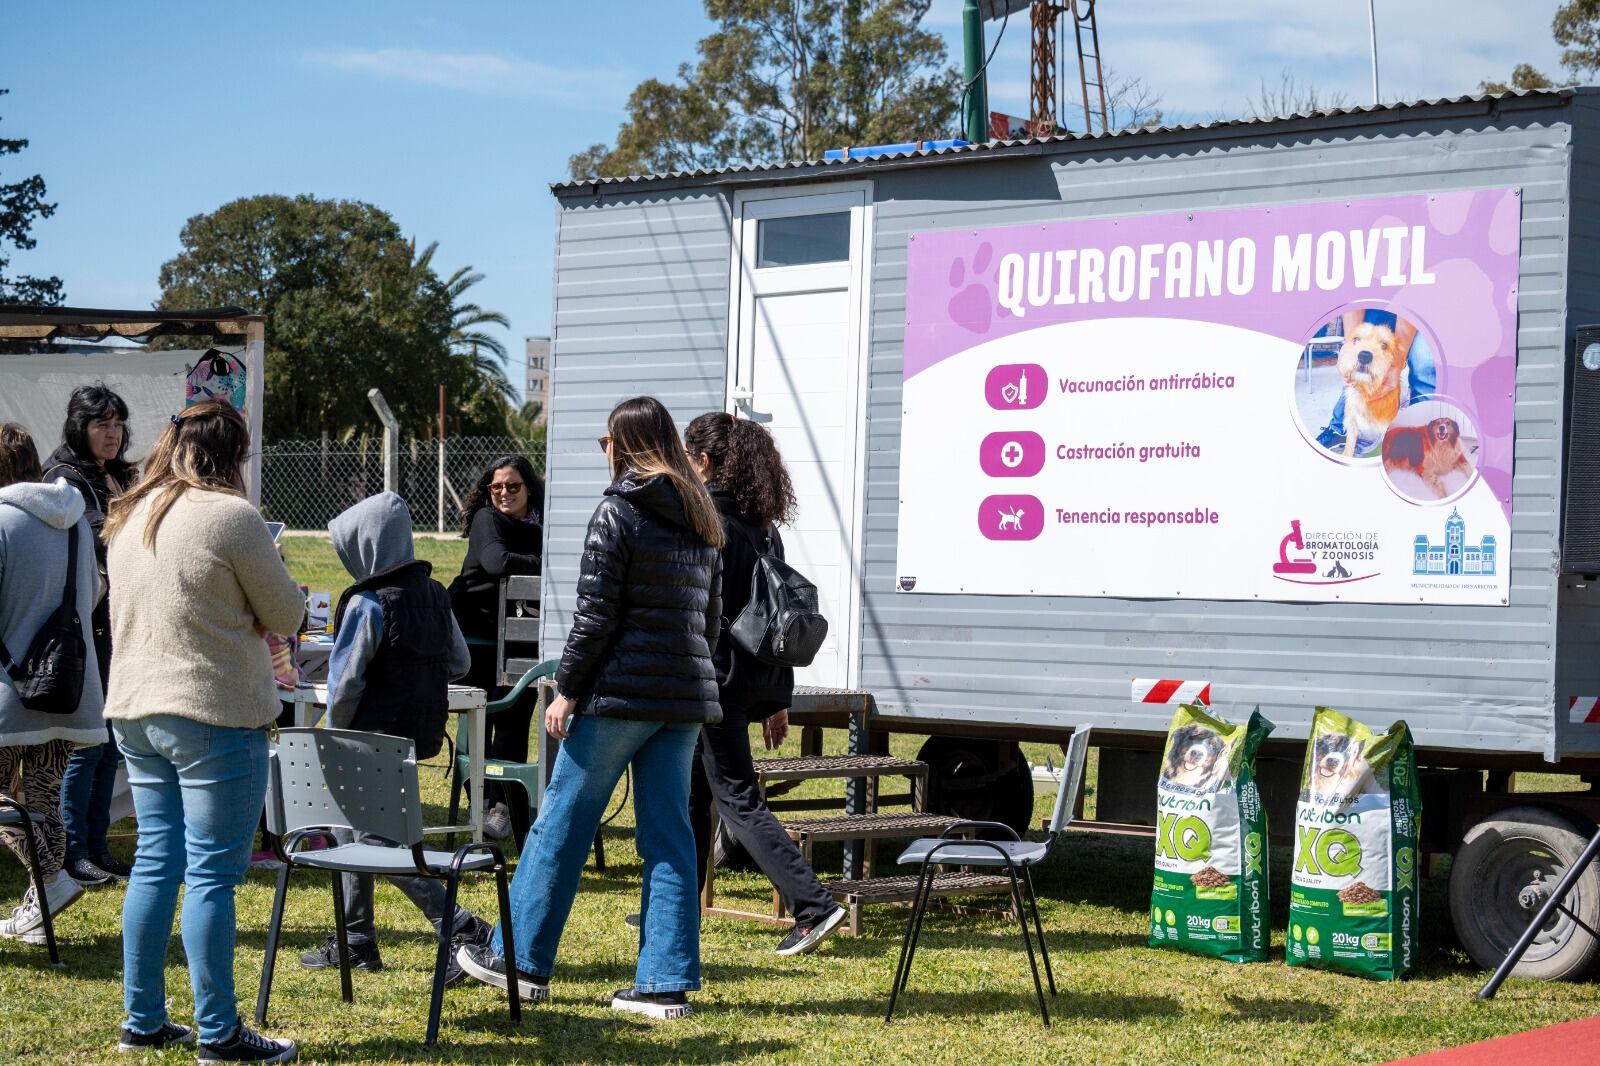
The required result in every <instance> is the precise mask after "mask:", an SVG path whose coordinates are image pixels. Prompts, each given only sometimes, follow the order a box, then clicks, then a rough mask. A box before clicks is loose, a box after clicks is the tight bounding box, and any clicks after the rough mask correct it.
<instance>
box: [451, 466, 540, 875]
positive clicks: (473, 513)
mask: <svg viewBox="0 0 1600 1066" xmlns="http://www.w3.org/2000/svg"><path fill="white" fill-rule="evenodd" d="M543 515H544V481H543V480H542V479H541V478H540V477H539V475H538V474H536V473H534V470H533V465H532V464H531V463H529V462H528V460H527V459H525V458H523V457H522V456H520V455H504V456H501V457H500V458H499V459H496V460H495V461H494V462H492V463H490V464H489V468H488V469H487V470H485V471H484V472H483V474H482V475H481V476H480V477H479V478H478V484H477V485H476V487H474V488H473V490H472V492H471V493H470V494H469V495H468V496H467V500H466V503H465V505H463V507H462V509H461V526H462V529H461V535H462V536H463V537H465V538H466V541H467V557H466V559H465V560H463V561H462V563H461V573H460V574H459V575H458V576H457V577H456V579H455V580H454V581H452V582H451V583H450V603H451V606H452V607H453V608H454V609H455V615H456V624H457V625H459V626H460V627H461V633H462V635H463V636H464V637H466V638H467V650H468V651H469V652H471V654H472V669H471V670H470V671H468V672H467V676H466V677H465V678H463V679H462V682H461V683H462V684H464V685H471V686H473V687H474V688H481V689H483V690H484V691H485V692H487V693H488V694H489V698H490V699H496V698H497V697H499V696H501V695H504V693H505V691H506V689H505V687H504V686H502V685H500V684H499V680H500V679H499V678H498V677H497V676H496V673H497V668H498V665H499V664H498V663H497V662H496V654H495V646H496V644H497V642H498V638H499V627H500V618H499V612H500V579H501V578H504V577H509V576H511V575H515V574H537V573H538V572H539V558H540V554H541V552H543V550H544V527H543V526H542V524H541V522H542V520H543ZM535 701H536V698H535V693H534V692H533V691H532V689H531V688H530V689H529V690H528V692H527V693H525V694H524V696H523V699H522V700H521V701H520V702H519V703H518V704H517V706H516V707H515V708H513V709H512V710H510V711H506V712H504V713H502V714H496V715H491V716H490V717H489V719H488V736H487V738H486V742H485V745H484V747H485V750H486V754H487V755H488V757H489V758H491V759H505V760H508V761H511V762H527V761H528V726H529V723H530V722H531V721H532V719H533V708H534V703H535ZM484 793H485V804H484V811H485V815H484V823H483V831H484V833H485V834H487V835H488V836H490V837H493V838H494V839H496V840H504V839H505V838H506V837H507V836H511V835H513V834H515V836H516V840H517V843H518V844H520V843H521V842H522V838H523V837H524V836H525V835H526V834H527V832H528V808H527V800H526V798H525V796H524V795H523V792H522V790H521V789H519V788H511V789H507V788H506V787H505V786H504V785H499V784H494V783H489V784H487V785H485V786H484Z"/></svg>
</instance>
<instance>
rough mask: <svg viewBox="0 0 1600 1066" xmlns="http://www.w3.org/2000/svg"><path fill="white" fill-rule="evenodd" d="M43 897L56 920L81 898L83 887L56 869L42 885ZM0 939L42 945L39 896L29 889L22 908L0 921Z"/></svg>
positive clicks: (42, 921)
mask: <svg viewBox="0 0 1600 1066" xmlns="http://www.w3.org/2000/svg"><path fill="white" fill-rule="evenodd" d="M44 897H45V900H46V902H48V904H49V905H50V917H51V918H55V917H56V916H57V915H59V914H60V913H61V912H62V911H64V910H66V909H67V908H68V907H70V906H72V905H73V904H74V903H76V902H78V900H80V899H82V898H83V886H82V885H80V884H78V882H76V881H74V880H73V879H72V876H71V875H70V874H68V873H67V871H65V870H58V871H57V872H56V875H55V876H54V877H52V878H51V879H50V880H48V881H46V882H45V883H44ZM0 936H4V937H13V938H15V939H18V940H22V941H24V942H26V943H29V944H42V943H44V912H43V911H41V910H40V909H39V896H38V893H36V892H34V890H33V888H32V887H31V886H30V887H29V889H28V894H27V895H26V896H24V897H23V898H22V906H20V907H18V908H17V909H16V911H15V912H14V913H13V914H12V915H11V918H10V919H9V920H7V921H4V922H0Z"/></svg>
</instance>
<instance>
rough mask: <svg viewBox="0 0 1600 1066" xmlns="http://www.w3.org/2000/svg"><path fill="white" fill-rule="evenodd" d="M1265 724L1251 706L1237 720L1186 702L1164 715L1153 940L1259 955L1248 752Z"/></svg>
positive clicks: (1255, 804) (1258, 832)
mask: <svg viewBox="0 0 1600 1066" xmlns="http://www.w3.org/2000/svg"><path fill="white" fill-rule="evenodd" d="M1271 732H1272V723H1271V722H1269V721H1267V720H1266V719H1265V718H1263V717H1262V716H1261V711H1260V710H1259V709H1258V710H1256V711H1255V712H1253V713H1252V714H1251V715H1250V720H1249V721H1248V722H1246V723H1245V724H1244V725H1230V724H1229V723H1228V722H1226V721H1224V720H1223V719H1221V718H1220V717H1217V716H1215V715H1213V714H1212V713H1211V712H1209V711H1207V710H1206V709H1205V708H1204V707H1196V706H1189V705H1185V706H1182V707H1179V708H1178V712H1177V713H1176V714H1174V715H1173V716H1172V728H1171V729H1170V730H1168V732H1167V747H1166V755H1165V757H1164V758H1163V759H1162V761H1161V777H1160V778H1159V780H1158V781H1157V784H1156V827H1157V836H1156V870H1155V887H1154V888H1153V889H1152V891H1151V893H1150V946H1151V947H1178V948H1184V949H1187V950H1189V951H1193V952H1197V953H1199V954H1202V955H1212V956H1215V957H1217V958H1220V959H1227V960H1228V961H1230V962H1260V961H1261V960H1263V959H1265V958H1266V957H1267V946H1268V943H1269V941H1270V924H1269V922H1268V916H1267V814H1266V811H1265V810H1264V809H1263V808H1262V806H1261V793H1260V790H1259V789H1258V788H1257V787H1256V779H1255V761H1256V749H1257V748H1259V747H1260V746H1261V742H1262V741H1263V740H1265V739H1266V738H1267V734H1269V733H1271Z"/></svg>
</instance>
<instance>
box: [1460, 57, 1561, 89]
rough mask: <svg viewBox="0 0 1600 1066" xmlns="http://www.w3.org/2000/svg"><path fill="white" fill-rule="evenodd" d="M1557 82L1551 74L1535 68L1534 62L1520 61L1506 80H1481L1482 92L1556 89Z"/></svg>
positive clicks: (1479, 87)
mask: <svg viewBox="0 0 1600 1066" xmlns="http://www.w3.org/2000/svg"><path fill="white" fill-rule="evenodd" d="M1555 87H1556V83H1555V82H1553V81H1551V80H1550V76H1549V75H1547V74H1544V73H1542V72H1540V71H1538V70H1535V69H1534V66H1533V64H1532V63H1518V64H1517V65H1516V66H1515V67H1513V68H1512V70H1511V77H1510V78H1508V79H1506V80H1505V81H1480V82H1479V83H1478V91H1479V92H1480V93H1505V92H1510V91H1511V90H1512V89H1554V88H1555Z"/></svg>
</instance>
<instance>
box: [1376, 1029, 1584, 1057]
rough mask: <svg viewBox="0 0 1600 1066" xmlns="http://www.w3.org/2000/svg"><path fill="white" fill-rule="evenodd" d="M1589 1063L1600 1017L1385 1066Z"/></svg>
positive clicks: (1533, 1030)
mask: <svg viewBox="0 0 1600 1066" xmlns="http://www.w3.org/2000/svg"><path fill="white" fill-rule="evenodd" d="M1546 1063H1548V1064H1550V1066H1592V1064H1600V1018H1586V1019H1584V1020H1583V1021H1581V1022H1563V1023H1562V1024H1561V1025H1551V1026H1547V1027H1546V1028H1544V1029H1532V1030H1529V1031H1528V1032H1526V1033H1517V1034H1516V1035H1514V1036H1502V1037H1498V1038H1497V1039H1494V1040H1484V1041H1482V1042H1481V1043H1477V1044H1463V1045H1462V1046H1461V1047H1453V1048H1446V1049H1445V1050H1444V1051H1433V1052H1429V1053H1428V1054H1426V1055H1418V1056H1416V1057H1415V1058H1410V1059H1396V1060H1395V1061H1394V1062H1391V1063H1387V1064H1386V1066H1545V1064H1546Z"/></svg>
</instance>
